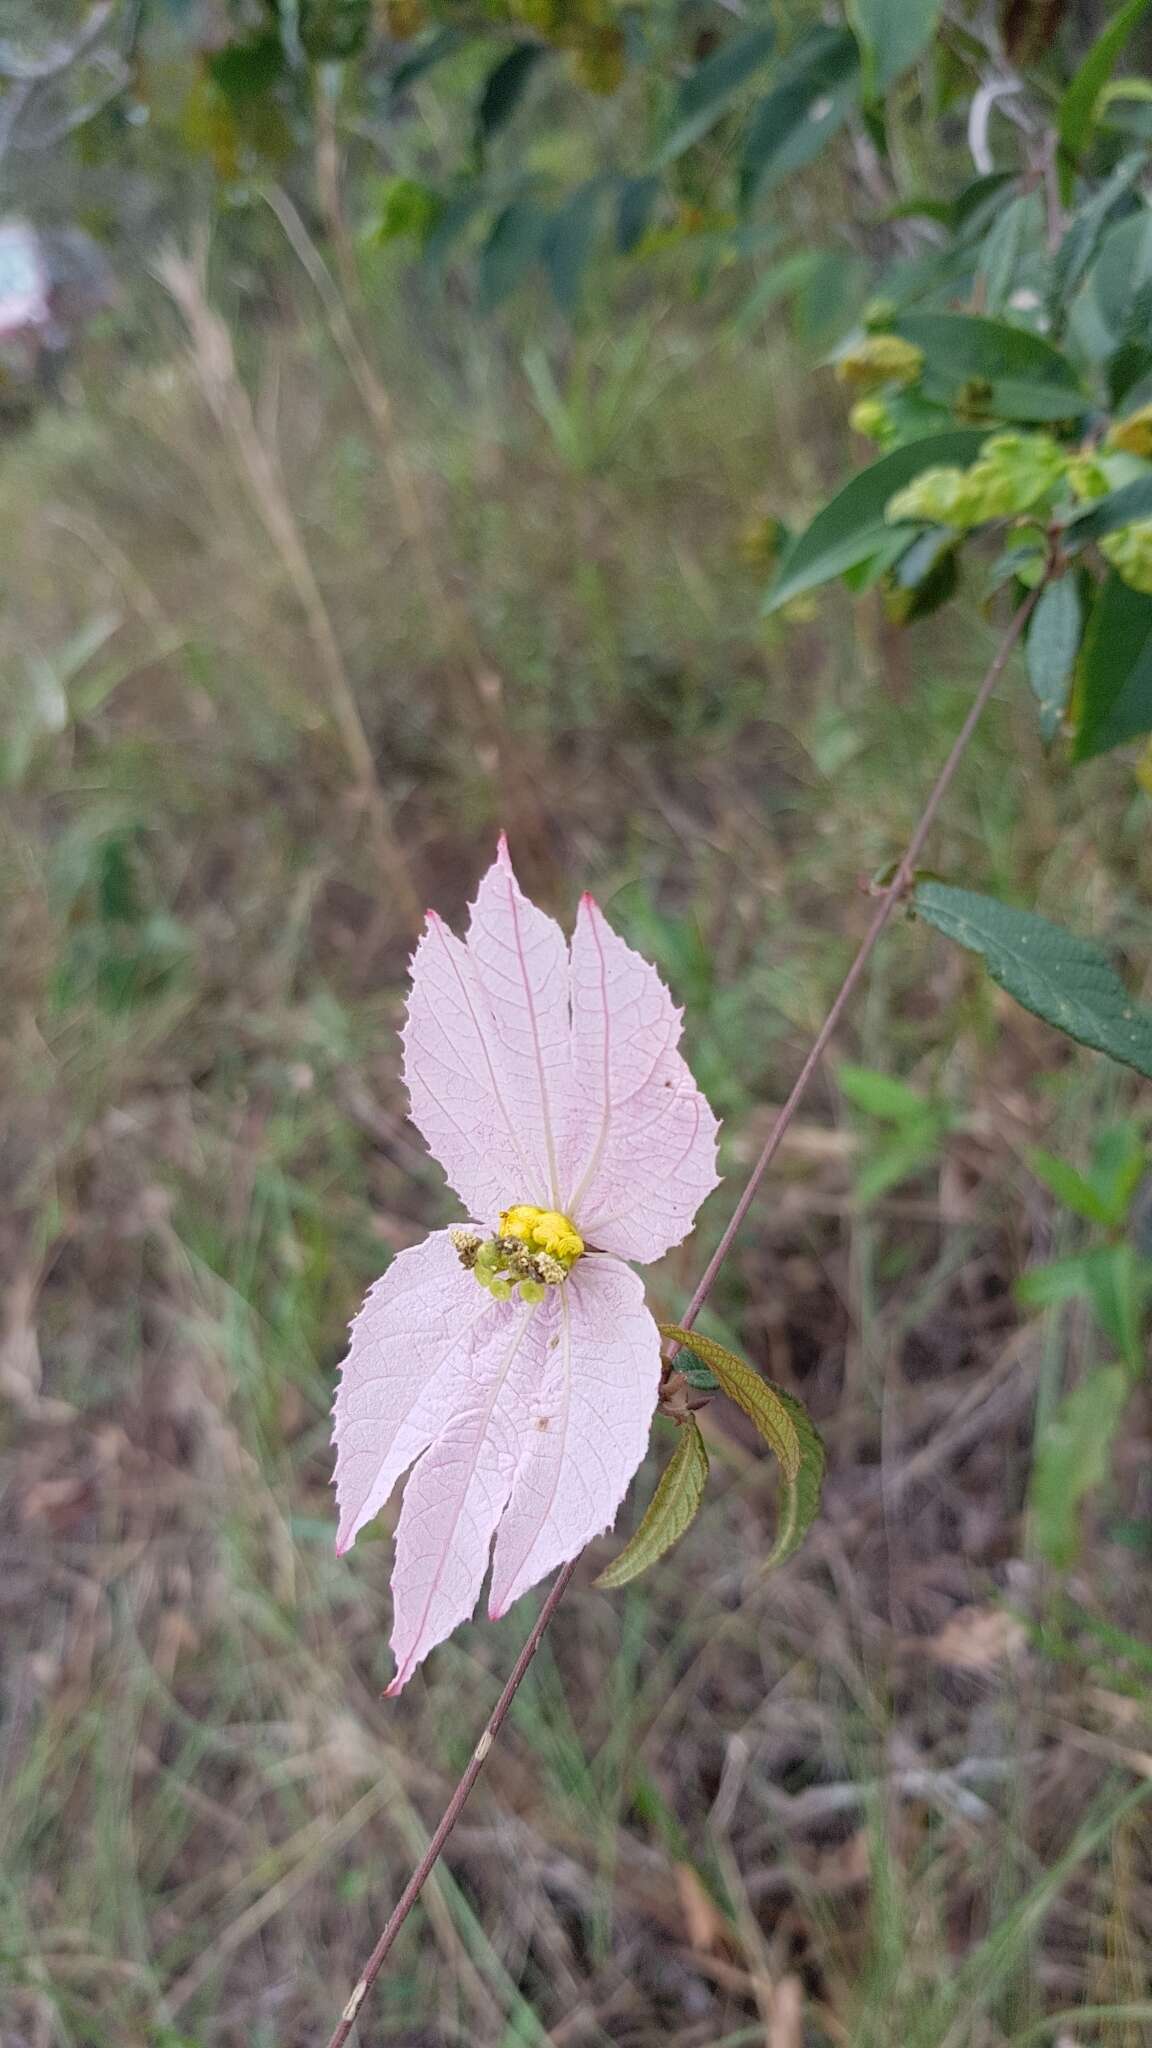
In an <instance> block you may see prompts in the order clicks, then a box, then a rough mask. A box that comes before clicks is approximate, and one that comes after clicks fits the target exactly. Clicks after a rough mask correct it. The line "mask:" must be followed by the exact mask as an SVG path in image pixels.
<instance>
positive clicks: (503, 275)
mask: <svg viewBox="0 0 1152 2048" xmlns="http://www.w3.org/2000/svg"><path fill="white" fill-rule="evenodd" d="M546 225H547V223H546V220H545V216H544V214H543V213H542V212H541V211H540V208H539V207H538V206H537V205H535V203H534V202H533V201H532V200H530V199H514V200H513V201H512V203H511V205H509V206H506V207H504V209H503V211H502V212H500V213H498V214H497V216H496V219H495V221H494V222H493V224H492V228H491V230H490V232H489V235H488V239H487V241H486V242H485V244H484V247H483V249H482V250H481V252H480V305H481V309H482V310H483V311H484V312H485V313H490V312H492V311H494V309H495V308H496V307H497V306H499V305H501V304H502V303H503V301H504V300H505V299H506V298H509V297H510V296H511V294H512V293H513V292H514V291H515V290H516V289H517V287H518V286H519V285H521V284H523V282H524V280H525V278H526V277H527V275H528V273H529V271H530V270H531V269H532V267H533V265H534V264H535V262H536V260H537V258H538V257H539V254H540V248H541V244H542V242H543V239H544V231H545V227H546Z"/></svg>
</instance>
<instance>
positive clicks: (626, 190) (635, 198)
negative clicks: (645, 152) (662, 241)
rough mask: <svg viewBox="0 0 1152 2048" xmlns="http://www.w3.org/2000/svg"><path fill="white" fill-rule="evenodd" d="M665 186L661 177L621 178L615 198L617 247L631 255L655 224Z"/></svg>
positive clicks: (624, 254)
mask: <svg viewBox="0 0 1152 2048" xmlns="http://www.w3.org/2000/svg"><path fill="white" fill-rule="evenodd" d="M663 189H664V188H663V186H662V184H661V181H660V179H659V178H655V177H647V178H622V179H621V181H620V185H619V188H618V192H617V199H616V247H617V248H618V249H619V251H620V254H621V255H622V256H630V255H631V254H632V251H633V249H635V248H636V247H637V246H638V244H639V243H641V242H642V241H643V240H644V237H645V235H646V234H647V233H648V229H649V228H650V227H651V225H652V216H653V214H654V213H655V211H656V207H657V204H658V202H659V199H660V194H661V192H662V191H663Z"/></svg>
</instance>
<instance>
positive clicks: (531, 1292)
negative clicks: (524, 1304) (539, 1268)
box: [520, 1280, 548, 1302]
mask: <svg viewBox="0 0 1152 2048" xmlns="http://www.w3.org/2000/svg"><path fill="white" fill-rule="evenodd" d="M547 1292H548V1289H547V1288H546V1287H545V1285H544V1282H543V1281H542V1280H522V1281H521V1282H520V1299H521V1301H528V1302H537V1301H543V1299H544V1296H545V1295H546V1294H547Z"/></svg>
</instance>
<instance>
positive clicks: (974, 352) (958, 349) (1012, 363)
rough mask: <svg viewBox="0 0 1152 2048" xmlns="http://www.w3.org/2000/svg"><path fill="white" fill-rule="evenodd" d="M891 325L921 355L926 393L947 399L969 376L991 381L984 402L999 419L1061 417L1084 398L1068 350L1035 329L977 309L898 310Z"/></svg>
mask: <svg viewBox="0 0 1152 2048" xmlns="http://www.w3.org/2000/svg"><path fill="white" fill-rule="evenodd" d="M895 331H896V333H897V334H900V335H903V337H904V339H905V341H912V342H915V343H916V346H917V347H918V348H922V349H923V351H924V356H925V366H924V375H923V378H922V380H921V381H922V384H923V387H924V390H925V391H926V393H927V394H928V396H929V397H930V398H945V399H951V398H954V397H955V396H956V394H957V393H958V392H960V391H961V390H963V388H964V386H965V385H968V384H970V383H973V382H979V383H982V384H987V385H988V386H989V387H990V390H989V395H988V408H989V411H990V412H992V413H998V414H999V415H1000V417H1001V418H1003V419H1019V420H1040V419H1063V418H1066V417H1071V416H1075V415H1076V414H1079V413H1081V412H1083V411H1084V410H1085V407H1086V403H1087V401H1086V400H1085V398H1084V396H1083V393H1082V392H1081V390H1080V388H1079V383H1078V380H1077V376H1076V371H1075V368H1074V367H1073V365H1072V364H1071V363H1070V362H1069V360H1068V358H1067V356H1064V355H1061V353H1060V350H1059V349H1057V348H1053V346H1052V343H1051V342H1050V341H1045V340H1044V339H1043V337H1042V336H1041V335H1039V334H1031V333H1030V332H1029V331H1028V329H1027V328H1025V327H1012V326H1010V325H1009V323H1008V322H1007V321H1006V320H988V319H986V318H984V316H983V315H981V314H975V313H902V314H901V315H900V317H899V319H898V320H897V321H896V322H895Z"/></svg>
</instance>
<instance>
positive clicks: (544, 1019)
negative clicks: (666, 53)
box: [334, 839, 717, 1693]
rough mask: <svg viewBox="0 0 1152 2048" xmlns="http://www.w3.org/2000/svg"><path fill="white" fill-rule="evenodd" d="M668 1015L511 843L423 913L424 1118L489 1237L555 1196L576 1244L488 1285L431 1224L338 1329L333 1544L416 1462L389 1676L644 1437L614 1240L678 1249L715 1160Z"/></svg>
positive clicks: (414, 1057)
mask: <svg viewBox="0 0 1152 2048" xmlns="http://www.w3.org/2000/svg"><path fill="white" fill-rule="evenodd" d="M680 1014H681V1013H680V1011H679V1010H677V1009H676V1008H675V1006H674V1004H673V1002H672V1000H671V997H670V996H669V994H668V991H667V989H666V988H665V987H664V985H663V983H662V982H661V980H660V978H659V976H658V974H657V973H656V970H655V969H654V968H653V967H650V966H649V964H648V962H647V961H646V960H642V959H641V958H640V956H639V954H637V953H634V952H633V951H632V950H631V948H630V947H628V946H626V945H625V944H624V942H623V940H622V939H620V938H618V937H617V935H616V933H615V932H614V931H613V930H612V928H611V926H610V925H609V924H607V922H606V921H605V919H604V917H603V915H602V913H601V911H600V910H599V909H598V908H597V906H596V904H595V903H594V902H593V901H592V898H591V897H590V896H585V897H584V898H583V900H582V902H581V905H580V911H579V916H578V918H577V921H576V930H575V933H574V935H573V938H572V944H571V947H570V948H569V946H568V945H567V943H566V941H565V939H564V935H563V933H562V932H561V930H560V927H559V925H557V924H556V923H555V922H554V921H553V919H552V918H550V917H547V916H545V914H544V912H543V911H541V910H538V909H537V907H536V905H535V904H533V903H530V902H529V901H528V899H527V897H525V896H524V895H523V894H522V892H521V890H520V887H519V885H518V883H517V881H516V877H515V875H514V873H513V871H512V863H511V860H510V859H509V855H508V848H507V844H506V842H505V841H504V840H503V839H501V841H500V845H499V850H498V852H497V857H496V860H495V862H494V864H493V866H492V867H491V868H490V869H489V870H488V873H487V874H486V875H485V877H484V879H483V881H482V882H481V884H480V889H479V893H478V895H477V899H476V902H475V904H474V906H473V909H472V918H471V923H470V925H469V928H468V936H467V940H466V941H465V942H464V943H461V941H460V940H459V939H457V938H455V937H454V936H453V934H452V933H451V932H450V931H449V930H448V929H447V927H446V926H445V925H444V924H443V923H442V922H441V920H440V919H439V918H438V917H437V916H436V915H435V914H434V913H433V912H431V911H430V912H429V914H428V924H427V929H426V930H425V932H424V935H423V937H422V938H421V940H420V943H419V945H418V947H417V949H416V953H415V957H414V959H413V962H412V993H411V998H410V1001H409V1006H408V1023H407V1027H406V1029H405V1032H404V1078H405V1082H406V1084H407V1087H408V1092H409V1096H410V1098H411V1105H412V1118H413V1121H414V1122H415V1124H416V1125H417V1127H418V1128H419V1130H420V1131H421V1133H422V1134H423V1136H424V1138H425V1139H426V1141H427V1143H428V1146H429V1148H430V1150H431V1151H432V1153H433V1154H434V1156H435V1157H436V1158H437V1159H438V1160H439V1161H440V1164H441V1165H442V1166H443V1168H444V1171H445V1173H446V1174H447V1176H448V1179H449V1181H450V1182H451V1184H452V1186H453V1187H454V1188H455V1190H456V1192H457V1194H458V1195H459V1196H460V1199H461V1201H462V1202H463V1204H464V1207H465V1209H466V1211H467V1214H468V1217H469V1219H470V1220H471V1222H472V1223H473V1224H474V1225H475V1228H476V1229H477V1231H478V1232H479V1233H481V1234H482V1235H484V1236H490V1235H491V1234H492V1233H493V1232H494V1231H495V1229H496V1227H497V1223H498V1219H499V1217H500V1215H501V1213H502V1211H504V1210H505V1209H508V1208H511V1207H513V1206H514V1205H516V1204H527V1205H530V1206H532V1207H535V1208H540V1209H546V1210H558V1211H560V1212H561V1214H563V1215H565V1216H567V1217H569V1218H570V1220H571V1221H572V1222H573V1223H574V1224H575V1226H576V1228H577V1230H578V1231H579V1232H580V1235H581V1236H582V1237H583V1239H584V1241H585V1244H586V1245H587V1246H588V1250H587V1251H586V1253H585V1255H584V1256H583V1257H582V1258H580V1259H578V1260H577V1261H576V1263H575V1265H574V1266H573V1267H572V1270H571V1272H570V1273H569V1275H568V1277H567V1279H566V1280H564V1281H563V1282H562V1283H561V1284H560V1285H558V1286H552V1287H549V1289H548V1291H547V1295H546V1298H545V1299H544V1300H543V1301H541V1302H538V1303H531V1304H527V1303H524V1302H523V1301H521V1300H519V1299H518V1298H517V1299H513V1300H511V1301H507V1302H503V1301H494V1300H493V1299H492V1297H491V1295H489V1294H487V1293H485V1292H484V1291H483V1289H482V1288H481V1287H480V1286H479V1285H478V1284H477V1281H476V1279H475V1276H474V1275H473V1274H472V1273H470V1272H468V1271H466V1270H465V1268H464V1267H463V1266H462V1264H461V1262H460V1259H459V1256H458V1254H457V1251H456V1250H455V1248H454V1247H453V1245H452V1243H451V1241H450V1238H449V1234H448V1232H447V1231H437V1232H434V1233H433V1235H432V1236H431V1237H429V1238H427V1239H426V1240H425V1242H424V1243H423V1244H420V1245H416V1246H414V1247H413V1248H412V1249H411V1250H410V1251H404V1252H401V1253H400V1254H399V1256H398V1257H397V1258H396V1259H394V1260H393V1262H392V1264H391V1265H390V1266H389V1268H388V1271H387V1272H386V1273H385V1275H384V1277H383V1279H382V1280H378V1281H377V1282H376V1285H375V1286H374V1287H373V1288H372V1290H371V1292H370V1294H369V1295H368V1298H367V1300H366V1301H365V1303H364V1306H363V1307H362V1309H361V1310H360V1313H359V1315H358V1316H357V1317H356V1320H355V1321H354V1323H353V1325H352V1341H351V1348H350V1350H349V1353H348V1356H347V1358H346V1359H345V1362H344V1366H343V1371H342V1376H341V1381H340V1388H339V1392H338V1394H337V1396H336V1405H335V1411H334V1412H335V1431H334V1441H335V1444H336V1490H337V1497H338V1500H339V1505H340V1527H339V1533H338V1536H337V1548H338V1550H339V1551H341V1552H343V1551H345V1550H347V1549H348V1548H349V1547H350V1546H351V1544H352V1543H353V1542H354V1541H355V1539H356V1536H357V1534H358V1532H359V1531H360V1530H361V1529H362V1528H363V1527H364V1525H365V1523H367V1522H370V1521H371V1520H372V1519H373V1517H374V1516H375V1515H377V1514H379V1512H380V1510H381V1508H382V1507H383V1506H384V1504H385V1502H386V1501H387V1500H388V1498H389V1495H390V1494H391V1493H392V1490H393V1488H394V1487H395V1485H396V1483H397V1481H398V1480H399V1479H400V1478H401V1477H402V1475H403V1474H404V1473H405V1472H406V1471H408V1470H409V1468H410V1467H414V1469H413V1470H412V1472H411V1476H410V1477H409V1479H408V1483H407V1485H406V1487H405V1490H404V1500H403V1505H402V1507H401V1512H400V1520H399V1524H398V1527H397V1532H396V1565H395V1570H394V1573H393V1579H392V1591H393V1602H394V1622H393V1630H392V1648H393V1650H394V1652H395V1655H396V1666H397V1668H396V1676H395V1678H394V1680H393V1682H392V1685H391V1687H390V1688H389V1690H390V1691H391V1692H393V1693H395V1692H398V1691H399V1690H400V1688H401V1686H403V1685H404V1684H406V1683H407V1680H408V1679H409V1678H410V1677H411V1675H412V1673H413V1671H414V1670H415V1669H416V1667H417V1665H418V1664H419V1663H421V1662H422V1660H423V1659H424V1657H426V1656H427V1654H428V1652H429V1650H431V1649H433V1648H434V1647H435V1645H436V1644H437V1643H440V1642H442V1641H443V1640H444V1637H445V1636H447V1635H448V1634H450V1632H451V1631H452V1629H454V1628H455V1627H456V1626H457V1625H458V1623H459V1622H461V1621H463V1620H465V1619H466V1618H467V1617H468V1616H469V1615H470V1614H471V1613H472V1611H473V1609H474V1607H475V1605H476V1601H477V1598H478V1596H479V1592H480V1587H481V1584H482V1582H483V1579H484V1575H485V1572H486V1571H487V1569H488V1561H489V1555H490V1553H491V1555H492V1583H491V1591H490V1597H489V1609H488V1611H489V1614H490V1615H491V1617H492V1619H493V1620H495V1619H497V1618H498V1617H499V1616H500V1615H502V1614H504V1613H505V1612H506V1610H507V1609H508V1608H509V1607H510V1606H511V1604H512V1602H513V1601H514V1600H516V1599H518V1598H519V1596H520V1595H521V1593H525V1592H527V1590H528V1588H529V1587H530V1586H533V1585H535V1584H536V1582H537V1580H538V1579H540V1578H542V1577H543V1576H544V1574H545V1573H546V1572H549V1571H551V1570H552V1569H553V1568H554V1567H555V1566H557V1565H560V1564H563V1563H565V1562H566V1561H567V1560H568V1559H569V1558H572V1557H575V1556H576V1554H577V1552H578V1551H580V1550H582V1549H583V1548H584V1545H585V1544H586V1543H588V1542H589V1541H590V1540H591V1538H592V1537H594V1536H597V1535H600V1534H602V1533H603V1531H604V1530H605V1529H608V1528H610V1527H611V1525H612V1523H613V1521H614V1520H615V1518H616V1513H617V1510H618V1509H619V1506H620V1503H621V1501H622V1500H623V1498H624V1494H625V1492H626V1490H627V1487H628V1484H629V1481H630V1480H631V1478H632V1476H633V1474H634V1473H635V1471H636V1468H637V1466H638V1465H639V1463H640V1460H641V1458H642V1457H643V1455H644V1450H645V1446H646V1444H647V1440H648V1431H649V1427H650V1424H651V1421H652V1414H653V1410H654V1408H655V1405H656V1397H657V1392H658V1388H659V1380H660V1338H659V1333H658V1331H657V1328H656V1325H655V1323H654V1321H653V1320H652V1317H651V1315H650V1314H649V1312H648V1309H647V1308H646V1307H645V1304H644V1289H643V1285H642V1283H641V1281H640V1280H639V1278H638V1276H637V1275H636V1274H635V1273H634V1272H633V1271H632V1270H631V1268H630V1267H629V1266H628V1265H626V1264H625V1263H624V1261H625V1260H629V1259H637V1260H641V1261H648V1260H652V1259H658V1258H659V1257H660V1256H661V1255H662V1253H664V1252H666V1251H668V1250H669V1249H670V1248H671V1246H673V1245H675V1244H679V1243H680V1242H681V1240H682V1239H683V1238H684V1237H685V1236H686V1235H687V1233H688V1231H689V1230H690V1229H691V1227H692V1223H693V1220H694V1218H695V1215H696V1211H697V1209H698V1208H699V1206H700V1204H701V1202H702V1201H703V1200H704V1198H705V1196H706V1195H708V1194H709V1193H710V1192H711V1190H712V1189H713V1188H714V1187H715V1186H716V1180H717V1176H716V1131H717V1125H716V1119H715V1117H714V1116H713V1115H712V1112H711V1110H710V1109H709V1107H708V1104H707V1102H706V1101H705V1100H704V1097H703V1096H702V1095H701V1093H700V1091H699V1089H698V1088H697V1087H696V1084H695V1082H694V1081H693V1079H692V1076H691V1074H690V1073H689V1071H688V1068H687V1066H686V1065H685V1063H684V1061H683V1059H682V1058H681V1055H680V1053H679V1052H678V1051H677V1043H678V1040H679V1037H680ZM493 1536H495V1548H494V1550H493V1543H492V1539H493Z"/></svg>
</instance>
